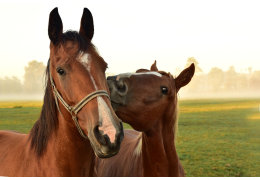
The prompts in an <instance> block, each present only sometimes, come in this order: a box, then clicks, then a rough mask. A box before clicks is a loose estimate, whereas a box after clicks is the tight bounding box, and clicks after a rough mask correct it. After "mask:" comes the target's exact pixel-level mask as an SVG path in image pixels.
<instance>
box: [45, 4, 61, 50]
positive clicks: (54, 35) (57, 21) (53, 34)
mask: <svg viewBox="0 0 260 180" xmlns="http://www.w3.org/2000/svg"><path fill="white" fill-rule="evenodd" d="M62 31H63V25H62V21H61V18H60V15H59V12H58V8H57V7H56V8H54V9H53V10H52V11H51V13H50V17H49V27H48V34H49V38H50V40H51V42H52V43H53V44H54V45H55V44H56V43H57V42H58V41H59V40H60V39H61V36H62Z"/></svg>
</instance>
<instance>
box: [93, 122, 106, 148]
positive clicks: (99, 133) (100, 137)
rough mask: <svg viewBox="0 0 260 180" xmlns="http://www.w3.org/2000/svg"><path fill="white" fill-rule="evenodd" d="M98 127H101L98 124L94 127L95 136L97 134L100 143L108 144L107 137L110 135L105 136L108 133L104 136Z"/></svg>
mask: <svg viewBox="0 0 260 180" xmlns="http://www.w3.org/2000/svg"><path fill="white" fill-rule="evenodd" d="M98 127H99V126H98V125H97V126H96V127H94V129H93V134H94V136H95V138H96V140H97V142H98V143H99V144H100V145H103V146H105V145H107V144H108V139H107V138H108V137H105V136H107V135H105V136H103V135H102V134H101V132H100V131H99V128H98Z"/></svg>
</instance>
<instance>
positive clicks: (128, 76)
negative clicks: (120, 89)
mask: <svg viewBox="0 0 260 180" xmlns="http://www.w3.org/2000/svg"><path fill="white" fill-rule="evenodd" d="M144 74H147V75H155V76H159V77H162V75H161V74H160V73H158V72H153V71H151V72H143V73H123V74H118V75H117V78H116V80H117V81H118V80H119V79H120V78H122V77H127V78H130V77H131V76H139V75H144Z"/></svg>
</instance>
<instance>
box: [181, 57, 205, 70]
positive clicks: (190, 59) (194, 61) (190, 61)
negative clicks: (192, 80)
mask: <svg viewBox="0 0 260 180" xmlns="http://www.w3.org/2000/svg"><path fill="white" fill-rule="evenodd" d="M192 63H194V65H195V74H197V73H199V72H203V71H202V69H201V68H200V67H199V63H198V61H197V60H196V59H195V58H194V57H190V58H188V59H187V62H186V65H185V67H184V68H187V67H189V66H190V65H191V64H192Z"/></svg>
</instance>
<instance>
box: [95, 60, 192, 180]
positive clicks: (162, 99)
mask: <svg viewBox="0 0 260 180" xmlns="http://www.w3.org/2000/svg"><path fill="white" fill-rule="evenodd" d="M194 70H195V67H194V64H191V65H190V67H188V68H187V69H185V70H184V71H182V72H181V74H180V75H179V76H178V77H177V78H175V79H174V78H173V76H172V75H171V74H170V73H166V72H163V71H158V69H157V67H156V61H155V63H154V64H153V65H152V66H151V71H149V70H144V69H140V70H137V72H136V73H125V74H119V75H117V76H110V77H108V78H107V80H108V86H109V90H110V93H111V102H112V106H113V109H114V110H115V112H116V114H117V116H118V117H119V118H121V119H122V121H124V122H126V123H128V124H130V125H131V126H132V127H133V128H134V129H135V130H137V131H135V130H125V137H124V140H123V141H122V145H121V150H120V152H119V153H118V155H116V156H114V157H112V158H110V159H99V158H97V159H96V171H97V175H98V176H185V173H184V170H183V167H182V165H181V163H180V161H179V158H178V155H177V152H176V148H175V138H176V131H177V125H178V121H177V120H178V103H177V93H178V91H179V90H180V88H181V87H183V86H185V85H187V84H188V83H189V82H190V80H191V78H192V77H193V75H194ZM138 131H141V133H140V132H138Z"/></svg>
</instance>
